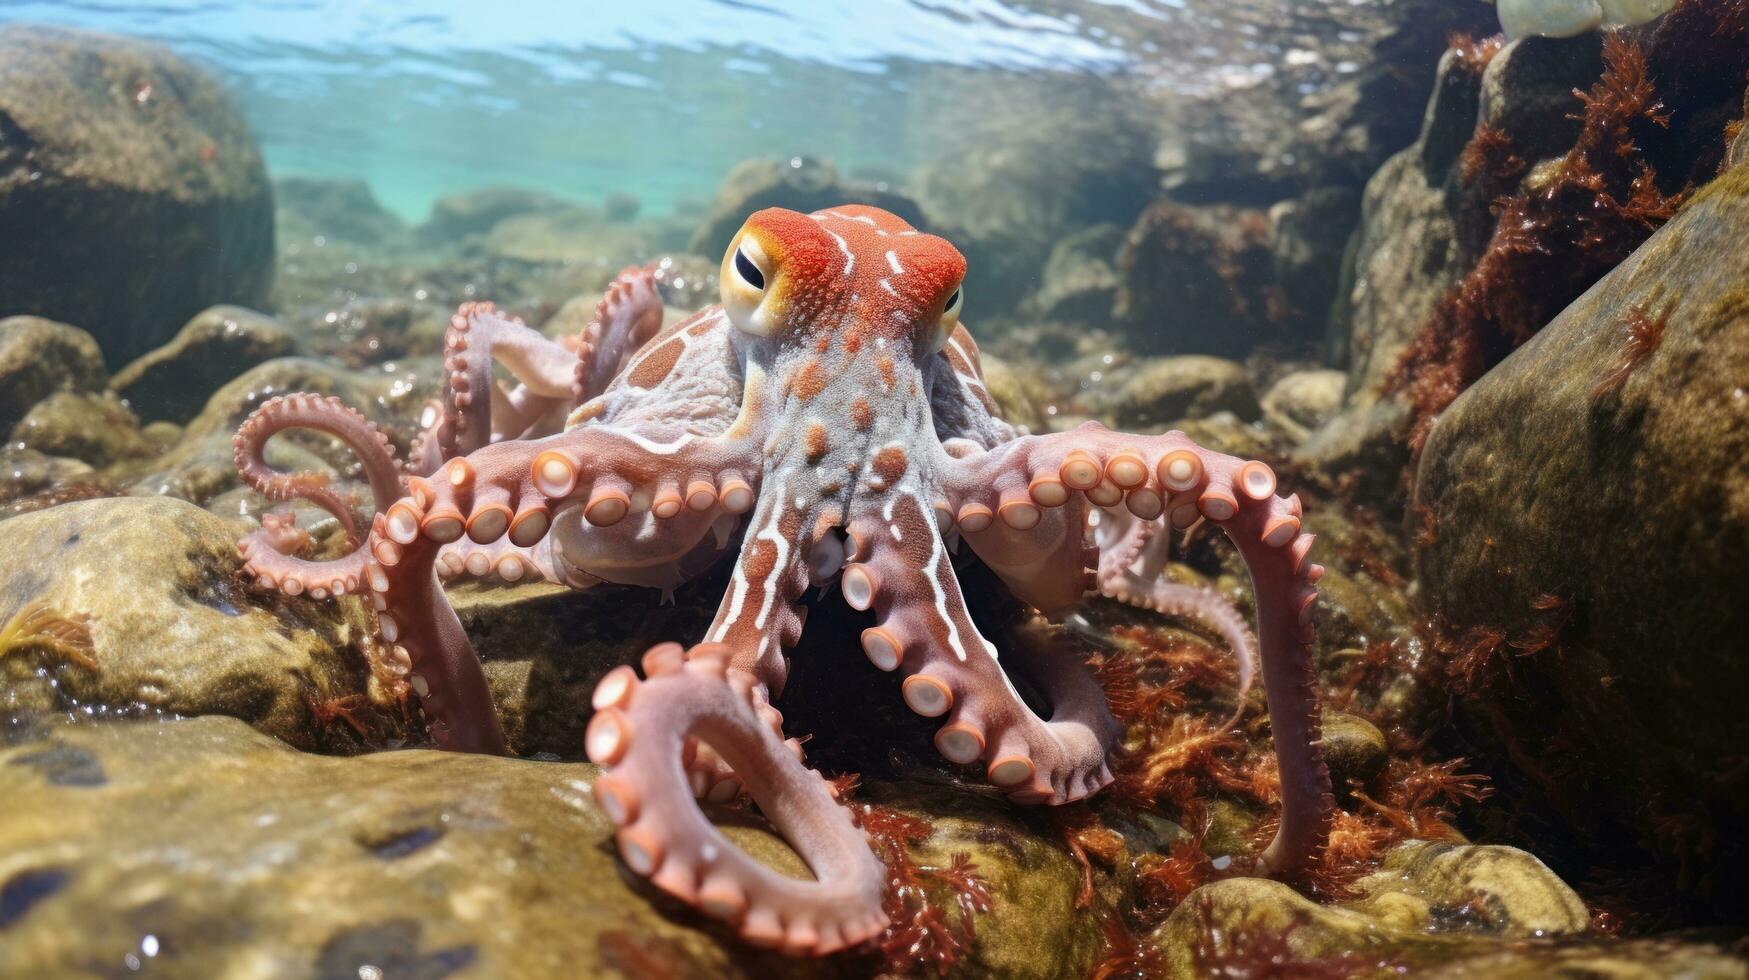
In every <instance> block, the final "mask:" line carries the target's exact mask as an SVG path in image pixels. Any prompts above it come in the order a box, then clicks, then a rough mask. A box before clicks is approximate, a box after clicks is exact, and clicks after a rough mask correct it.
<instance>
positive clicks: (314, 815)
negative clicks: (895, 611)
mask: <svg viewBox="0 0 1749 980" xmlns="http://www.w3.org/2000/svg"><path fill="white" fill-rule="evenodd" d="M599 774H600V770H599V769H598V768H596V767H595V766H593V765H590V764H588V763H557V762H549V763H538V762H527V761H522V760H517V759H505V758H495V757H491V756H482V755H464V754H460V753H439V752H429V751H408V752H383V753H377V754H374V755H367V756H363V757H360V758H352V759H337V758H325V757H321V756H315V755H308V754H304V753H300V752H295V751H292V750H290V749H288V748H287V747H286V746H284V745H282V744H279V743H277V742H275V741H273V740H272V739H269V738H266V737H263V736H262V735H260V734H259V733H257V732H252V731H250V730H249V729H248V728H247V727H245V726H243V725H241V724H239V723H237V722H236V721H234V720H231V719H226V718H196V719H186V720H177V721H167V722H161V723H156V722H136V723H124V724H107V725H47V724H44V725H40V726H35V727H26V728H24V729H22V730H18V731H14V732H12V733H10V735H9V738H8V742H7V744H6V745H5V747H4V748H0V795H3V796H4V798H5V799H6V801H7V818H6V820H4V821H0V895H3V896H4V898H5V900H4V903H3V904H0V928H3V929H5V931H6V933H5V934H6V942H5V943H0V973H3V974H5V975H7V976H44V975H56V974H64V973H69V972H83V971H84V970H85V968H86V967H87V966H88V965H90V964H116V965H117V968H120V967H121V966H122V965H125V964H129V963H140V964H142V965H147V964H149V966H148V968H149V969H156V970H162V971H166V972H169V973H173V974H178V975H203V976H230V975H244V974H247V975H259V974H263V973H265V974H272V975H293V976H312V977H359V976H380V977H401V976H409V977H442V976H449V975H451V974H479V975H485V976H548V975H565V976H588V977H593V976H672V977H728V978H741V977H795V978H801V977H820V976H825V977H834V978H836V977H845V978H848V977H867V976H871V975H875V974H877V973H881V972H882V971H881V969H880V967H881V962H880V958H879V957H878V956H870V955H868V954H867V953H866V952H851V953H845V954H841V955H838V956H835V957H831V958H828V959H824V960H814V959H797V958H790V957H785V956H783V955H782V954H780V953H776V952H766V951H761V950H758V949H755V948H754V947H752V946H750V945H748V944H746V943H744V942H742V941H740V940H739V939H737V938H735V937H734V935H733V933H732V932H731V931H730V930H729V929H727V928H726V927H724V926H723V925H721V924H720V923H717V922H716V921H715V920H711V919H708V918H706V917H704V916H702V915H700V914H698V913H695V912H693V911H691V910H690V909H687V908H686V907H685V906H683V905H680V904H679V903H677V902H674V901H672V900H670V899H667V898H665V897H664V896H663V895H662V893H660V892H658V891H657V890H656V889H654V888H653V887H651V886H650V885H649V884H647V883H646V882H645V881H644V880H643V879H641V878H638V877H637V876H635V875H632V874H630V873H629V872H627V871H626V870H624V867H623V866H622V865H621V864H620V863H619V861H618V859H617V857H616V851H615V848H614V846H613V824H612V823H611V822H610V821H609V820H608V819H607V818H606V816H604V815H603V814H602V813H601V811H600V810H599V809H598V808H597V807H596V805H595V802H594V800H593V798H592V795H591V792H590V789H591V786H592V784H593V783H594V781H595V779H596V778H597V777H598V776H599ZM877 795H878V796H879V797H881V799H880V803H881V804H882V805H883V806H886V807H890V808H891V809H892V810H893V811H894V812H897V813H899V814H902V815H903V817H901V819H904V818H911V819H916V818H921V820H922V821H924V822H920V823H919V824H918V826H920V827H921V828H923V830H924V837H923V839H920V840H917V841H914V842H912V843H911V844H910V845H909V847H904V845H901V847H903V848H904V850H905V851H906V852H907V853H908V855H909V858H910V860H911V861H913V862H915V863H916V864H917V865H921V866H925V867H945V866H947V865H949V864H950V863H951V861H952V856H953V855H955V854H965V855H966V856H968V857H969V858H970V859H971V861H972V862H973V864H974V865H975V871H976V873H977V874H978V875H979V876H981V877H982V878H983V879H984V880H985V882H986V884H987V887H988V889H989V893H990V896H991V899H992V901H991V907H990V909H989V911H988V912H983V913H977V914H975V922H976V939H977V941H976V943H975V944H973V945H971V946H970V948H969V949H967V950H966V952H965V958H964V959H963V960H962V961H961V962H960V963H959V964H958V968H957V969H956V970H955V971H954V973H953V975H955V976H964V977H980V976H1004V977H1018V978H1027V977H1038V978H1045V977H1059V976H1082V975H1085V974H1086V973H1087V972H1088V970H1089V969H1091V967H1092V966H1093V964H1094V962H1095V961H1096V960H1097V959H1098V956H1099V952H1100V927H1099V921H1098V920H1097V919H1096V918H1095V917H1094V916H1092V915H1068V914H1065V912H1066V910H1068V909H1070V908H1072V907H1073V904H1074V901H1075V893H1076V889H1077V888H1078V887H1079V886H1080V884H1081V871H1080V868H1079V867H1078V866H1077V864H1076V862H1075V860H1074V858H1072V857H1071V856H1070V855H1069V853H1068V852H1067V851H1066V850H1065V849H1064V848H1062V847H1061V846H1060V845H1059V844H1058V843H1056V841H1055V839H1054V838H1053V836H1052V835H1046V834H1039V833H1037V832H1034V831H1032V830H1029V829H1028V827H1027V826H1026V824H1024V823H1023V822H1022V821H1021V819H1020V815H1019V813H1018V811H1017V810H1016V809H1015V808H1014V807H1012V806H1010V805H1008V804H1006V803H1003V802H998V801H992V800H988V799H984V798H981V797H979V796H976V795H973V794H969V793H965V792H962V791H956V790H952V789H947V788H939V787H938V788H934V789H930V790H925V791H921V792H918V791H910V790H898V789H887V788H885V787H878V786H870V787H867V788H865V789H864V790H860V791H859V792H858V797H859V798H870V797H874V796H877ZM717 812H718V816H719V820H718V822H719V824H720V825H721V826H722V828H723V830H724V833H725V834H726V835H727V836H728V837H729V838H730V839H731V840H732V841H734V842H735V843H737V844H738V845H740V846H741V847H743V848H745V849H747V851H748V852H749V853H751V854H752V855H754V857H755V858H756V859H757V860H759V861H762V862H764V863H766V864H768V865H770V866H772V867H774V868H776V869H777V870H778V871H779V872H780V873H784V874H789V875H792V876H796V877H806V876H807V870H806V866H805V865H804V864H803V863H802V862H801V861H800V860H799V859H798V858H797V857H796V855H795V854H794V852H792V851H790V850H789V849H788V848H787V847H786V846H784V844H783V843H782V842H781V841H780V840H778V839H777V838H776V837H774V836H773V835H772V834H771V833H770V832H769V831H767V830H765V829H764V825H763V823H762V822H761V821H759V820H758V819H757V818H755V817H753V816H752V815H751V814H750V813H738V812H735V811H733V810H723V811H717ZM928 887H929V890H931V891H933V890H935V886H933V885H931V886H928ZM925 894H926V890H925V887H924V886H923V885H919V886H918V887H916V888H914V889H913V891H912V892H911V893H910V894H908V895H907V901H921V900H923V899H924V897H925ZM929 900H930V901H931V902H933V903H941V902H943V901H944V900H946V902H947V903H948V905H949V907H948V908H947V909H945V910H942V909H939V908H938V911H940V912H942V914H943V916H944V917H943V918H942V919H941V920H939V922H940V924H941V925H942V926H943V927H945V928H949V929H951V928H952V925H951V923H952V921H953V920H954V919H957V917H958V914H959V912H958V910H957V909H954V908H952V907H951V902H952V899H951V895H948V894H936V895H931V896H930V897H929ZM968 912H969V910H968Z"/></svg>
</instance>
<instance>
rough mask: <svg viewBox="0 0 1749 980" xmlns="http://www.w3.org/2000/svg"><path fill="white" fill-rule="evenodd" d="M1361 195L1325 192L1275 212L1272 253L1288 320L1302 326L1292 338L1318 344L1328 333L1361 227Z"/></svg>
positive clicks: (1289, 330)
mask: <svg viewBox="0 0 1749 980" xmlns="http://www.w3.org/2000/svg"><path fill="white" fill-rule="evenodd" d="M1360 198H1361V195H1360V192H1359V191H1358V190H1356V189H1353V188H1348V187H1319V188H1316V189H1314V190H1312V191H1310V192H1308V193H1306V194H1303V195H1301V196H1300V197H1297V198H1293V199H1291V200H1286V201H1280V202H1278V203H1276V204H1275V205H1274V206H1272V207H1271V208H1270V209H1269V251H1270V255H1271V257H1272V258H1273V260H1274V265H1275V287H1276V288H1277V289H1278V290H1279V291H1280V295H1281V302H1282V304H1283V305H1285V307H1286V311H1285V313H1284V316H1288V317H1292V318H1294V319H1296V320H1299V321H1302V325H1295V326H1291V327H1288V328H1286V330H1287V333H1288V334H1289V335H1290V336H1293V337H1296V338H1301V337H1303V338H1305V339H1313V338H1316V337H1318V336H1319V335H1320V334H1322V333H1324V332H1325V331H1326V330H1327V325H1328V323H1329V320H1330V311H1331V307H1332V306H1334V304H1335V302H1336V289H1337V286H1338V284H1339V283H1340V282H1341V279H1342V260H1343V257H1344V255H1345V253H1346V251H1347V248H1348V240H1349V239H1350V238H1351V237H1352V236H1353V234H1354V230H1355V228H1356V227H1358V226H1359V224H1360V203H1361V201H1360Z"/></svg>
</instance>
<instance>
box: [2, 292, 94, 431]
mask: <svg viewBox="0 0 1749 980" xmlns="http://www.w3.org/2000/svg"><path fill="white" fill-rule="evenodd" d="M108 380H109V372H108V371H106V370H104V367H103V352H102V351H100V350H98V348H97V341H95V340H93V339H92V338H91V335H90V334H88V333H86V332H85V331H83V330H80V329H79V328H77V327H69V326H67V325H66V324H64V323H56V322H55V321H53V320H45V319H43V318H41V317H34V316H10V317H7V318H5V319H3V320H0V426H3V427H5V428H8V429H10V428H11V427H12V426H14V425H16V424H18V420H19V419H22V418H24V414H25V413H26V412H28V411H30V407H31V406H32V405H35V404H36V403H37V402H39V401H42V400H43V399H44V398H47V397H48V396H49V395H51V394H54V393H55V392H57V391H99V390H101V389H102V388H103V385H104V383H105V382H106V381H108Z"/></svg>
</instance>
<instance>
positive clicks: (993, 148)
mask: <svg viewBox="0 0 1749 980" xmlns="http://www.w3.org/2000/svg"><path fill="white" fill-rule="evenodd" d="M938 95H939V103H938V105H937V107H936V110H935V111H933V112H930V113H928V114H927V115H928V120H927V122H924V123H921V125H923V126H925V127H926V128H925V129H924V132H927V133H928V134H929V135H928V138H926V139H925V140H924V141H923V143H924V145H925V146H927V147H928V148H929V153H928V156H927V158H926V159H925V160H924V162H923V163H922V164H921V165H919V167H918V169H917V177H916V179H917V190H918V196H919V199H920V200H921V201H922V203H923V206H924V209H925V210H926V211H927V213H928V215H929V218H930V221H931V227H930V228H929V229H928V230H931V231H937V232H939V233H941V234H944V235H946V236H947V238H948V239H949V240H950V241H952V242H953V243H954V246H955V247H957V248H958V249H959V250H960V251H961V252H962V253H964V254H965V257H966V262H967V272H966V290H967V296H968V298H969V299H970V302H971V303H972V304H973V305H972V306H971V307H968V308H975V309H977V310H978V311H980V316H982V317H990V316H992V315H995V314H999V313H1005V312H1008V311H1010V310H1012V309H1014V308H1015V307H1016V306H1018V305H1019V304H1020V303H1021V301H1022V300H1023V299H1025V298H1026V297H1027V296H1028V295H1029V294H1031V293H1033V292H1034V291H1035V290H1037V289H1039V288H1040V287H1041V286H1043V285H1047V283H1046V282H1045V281H1044V279H1043V278H1042V274H1043V269H1044V266H1045V263H1046V261H1047V260H1048V259H1049V257H1050V255H1051V252H1052V250H1053V249H1054V248H1055V247H1056V246H1057V245H1058V244H1059V243H1060V242H1062V241H1063V240H1064V239H1065V238H1068V237H1069V236H1071V235H1074V234H1076V233H1077V232H1080V231H1082V230H1083V229H1086V228H1089V227H1092V226H1095V225H1099V224H1115V225H1118V226H1119V227H1128V226H1129V225H1130V224H1132V223H1133V222H1134V221H1135V219H1136V214H1137V213H1138V212H1139V211H1141V210H1142V208H1143V207H1145V206H1146V205H1147V203H1148V201H1149V200H1151V199H1152V198H1153V197H1154V196H1155V195H1156V194H1157V193H1158V192H1159V184H1160V172H1159V170H1158V169H1157V168H1156V167H1155V165H1154V159H1153V147H1152V141H1153V135H1152V134H1153V126H1152V124H1151V121H1150V120H1149V118H1148V109H1149V107H1148V106H1147V105H1146V104H1145V103H1143V102H1141V101H1139V100H1138V99H1137V98H1136V97H1135V95H1134V93H1133V92H1132V91H1130V90H1129V89H1127V88H1126V87H1124V86H1122V85H1120V84H1117V83H1115V82H1113V81H1112V80H1110V79H1105V78H1100V77H1096V76H1093V75H1087V76H1080V77H1077V76H1073V75H1065V74H1060V73H1052V74H1050V75H1047V76H1042V77H1040V78H1037V79H1031V80H1029V79H1026V78H1025V77H1024V76H1017V75H1014V74H1010V73H1005V72H1003V73H997V72H977V73H975V74H973V75H972V76H970V77H956V78H954V79H953V80H952V82H951V84H949V83H945V82H944V84H943V85H942V86H941V89H940V92H939V93H938ZM1088 147H1098V150H1097V152H1088V149H1087V148H1088ZM1104 258H1105V260H1106V261H1108V262H1109V261H1110V260H1111V255H1110V254H1109V253H1108V254H1106V255H1105V256H1104ZM1102 319H1104V318H1102Z"/></svg>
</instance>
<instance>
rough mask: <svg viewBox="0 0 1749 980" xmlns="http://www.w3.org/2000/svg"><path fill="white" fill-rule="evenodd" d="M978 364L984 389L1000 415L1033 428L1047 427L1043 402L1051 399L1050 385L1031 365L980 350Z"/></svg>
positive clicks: (1045, 429) (1047, 420) (1034, 429)
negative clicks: (981, 372) (982, 376)
mask: <svg viewBox="0 0 1749 980" xmlns="http://www.w3.org/2000/svg"><path fill="white" fill-rule="evenodd" d="M978 366H979V367H980V368H982V369H983V372H984V390H986V391H988V392H989V393H990V400H991V401H993V402H995V403H996V411H997V413H998V414H1000V415H1001V416H1002V418H1003V419H1005V420H1007V421H1008V422H1009V423H1011V424H1013V425H1018V426H1025V427H1026V428H1027V429H1029V430H1031V431H1033V432H1044V431H1047V430H1048V429H1049V428H1050V425H1049V422H1050V416H1049V415H1048V414H1046V411H1045V406H1046V405H1047V404H1048V403H1049V402H1050V401H1051V388H1050V385H1048V384H1046V383H1045V380H1044V378H1043V377H1041V376H1040V373H1039V371H1038V369H1037V367H1036V366H1035V365H1033V364H1031V363H1028V362H1024V361H1018V362H1011V361H1008V360H1006V359H1004V358H1001V357H997V356H995V355H994V354H989V353H982V352H980V353H979V355H978Z"/></svg>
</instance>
